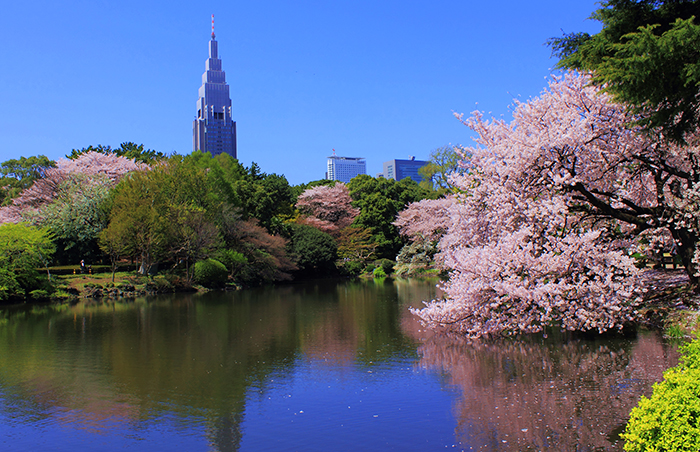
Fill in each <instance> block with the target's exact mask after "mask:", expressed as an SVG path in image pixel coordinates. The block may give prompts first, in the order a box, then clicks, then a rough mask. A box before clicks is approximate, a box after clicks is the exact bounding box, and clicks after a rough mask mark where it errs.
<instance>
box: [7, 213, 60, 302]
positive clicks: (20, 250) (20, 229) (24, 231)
mask: <svg viewBox="0 0 700 452" xmlns="http://www.w3.org/2000/svg"><path fill="white" fill-rule="evenodd" d="M53 252H54V246H53V244H52V243H51V240H50V237H49V233H48V231H47V230H46V229H42V228H37V227H34V226H30V225H28V224H26V223H16V224H14V223H8V224H3V225H0V300H4V299H7V298H8V297H10V296H12V295H14V294H24V296H28V295H29V294H30V292H32V291H34V290H45V289H46V287H47V286H48V281H47V279H48V278H45V277H44V278H42V276H41V274H40V273H39V270H38V269H39V268H42V267H43V268H48V264H49V261H50V260H51V256H52V254H53ZM42 279H43V280H44V281H42Z"/></svg>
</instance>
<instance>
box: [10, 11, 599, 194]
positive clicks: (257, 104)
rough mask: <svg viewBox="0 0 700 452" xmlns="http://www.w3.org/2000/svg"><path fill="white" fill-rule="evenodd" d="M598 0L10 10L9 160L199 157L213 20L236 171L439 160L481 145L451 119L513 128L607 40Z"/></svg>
mask: <svg viewBox="0 0 700 452" xmlns="http://www.w3.org/2000/svg"><path fill="white" fill-rule="evenodd" d="M596 7H597V4H596V2H595V1H592V0H568V1H561V0H543V1H534V2H523V1H514V0H491V1H471V0H436V1H434V2H425V1H420V2H419V1H412V0H404V1H395V0H374V1H367V0H356V1H346V0H334V1H331V0H329V1H303V0H301V1H296V2H294V1H291V2H290V1H286V2H282V1H277V0H271V1H265V2H233V1H187V2H185V1H175V0H171V1H148V0H142V1H138V2H137V1H131V0H122V1H119V2H114V1H104V0H90V1H62V2H56V1H45V0H35V1H24V2H19V1H13V2H11V3H9V4H8V2H6V4H4V5H3V12H2V15H1V17H0V40H1V42H2V45H0V61H2V70H1V71H0V160H1V161H4V160H7V159H10V158H17V157H19V156H30V155H38V154H44V155H47V156H49V157H51V158H53V159H58V158H60V157H63V156H64V155H65V154H67V153H69V152H70V151H71V149H73V148H82V147H86V146H88V145H97V144H103V145H111V146H113V147H117V146H119V144H120V143H122V142H124V141H133V142H136V143H143V144H144V145H145V147H146V148H150V149H155V150H158V151H161V152H165V153H172V152H178V153H180V154H187V153H189V152H191V148H192V120H193V119H194V115H195V102H196V100H197V90H198V88H199V86H200V84H201V76H202V73H203V72H204V62H205V60H206V58H207V49H208V47H207V46H208V40H209V35H210V21H211V14H215V19H216V37H217V41H219V54H220V57H221V59H222V62H223V69H224V70H225V71H226V79H227V81H228V83H229V85H230V87H231V99H232V104H233V111H234V119H235V120H236V122H237V129H238V152H239V159H240V160H241V162H242V163H243V164H245V165H246V166H248V165H250V163H251V162H257V163H258V164H259V165H260V167H261V169H262V170H263V171H264V172H267V173H278V174H284V175H285V176H287V179H288V180H289V181H290V183H292V184H299V183H303V182H308V181H311V180H316V179H321V178H323V177H324V172H325V165H326V157H327V156H329V155H331V152H332V149H335V150H336V153H337V154H338V155H342V156H350V157H364V158H366V159H367V171H368V173H369V174H371V175H374V174H376V173H377V172H380V171H381V168H382V162H384V161H387V160H391V159H394V158H407V157H408V156H409V155H413V156H416V158H418V159H427V158H428V155H429V153H430V151H431V150H433V149H435V148H437V147H440V146H443V145H447V144H450V143H451V144H457V143H462V144H469V143H470V142H471V137H472V135H471V133H470V131H469V130H468V129H467V128H466V127H465V126H463V125H462V124H460V123H459V121H457V120H456V119H455V118H454V117H453V116H452V113H453V112H463V113H470V112H472V111H473V110H475V109H479V110H482V111H485V112H487V113H490V114H491V115H493V116H496V117H505V118H508V117H509V115H510V106H511V105H512V101H513V99H514V98H518V99H521V100H526V99H528V98H530V97H533V96H536V95H537V94H538V93H539V92H540V91H541V90H542V89H543V88H544V87H545V86H546V84H547V79H548V77H549V76H550V74H551V73H552V67H553V66H554V65H555V64H556V60H554V59H552V58H550V54H551V52H550V49H549V48H548V47H546V46H545V45H544V43H545V41H546V40H547V39H548V38H549V37H553V36H559V35H561V32H562V30H563V31H565V32H573V31H588V32H593V33H595V32H597V31H598V30H599V29H600V26H599V24H598V23H597V22H593V21H590V20H587V17H588V16H589V15H590V14H591V13H592V12H593V11H594V10H595V9H596Z"/></svg>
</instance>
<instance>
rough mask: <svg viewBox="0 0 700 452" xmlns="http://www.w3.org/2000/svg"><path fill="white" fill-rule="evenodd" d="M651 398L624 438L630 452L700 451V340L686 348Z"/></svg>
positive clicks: (637, 411)
mask: <svg viewBox="0 0 700 452" xmlns="http://www.w3.org/2000/svg"><path fill="white" fill-rule="evenodd" d="M682 353H683V355H682V357H681V363H680V364H679V365H678V366H676V367H673V368H671V369H669V370H667V371H666V372H664V381H662V382H661V383H656V384H655V385H654V391H653V393H652V395H651V398H646V397H644V396H642V399H641V400H640V401H639V404H638V405H637V406H636V407H635V408H634V409H633V410H632V413H630V420H629V422H628V423H627V428H626V430H625V433H623V434H622V438H623V439H624V440H625V450H626V451H628V452H642V451H654V452H662V451H664V452H670V451H677V452H681V451H683V452H685V451H688V452H697V451H700V339H695V340H694V341H692V342H691V343H690V344H688V345H686V346H685V347H683V348H682Z"/></svg>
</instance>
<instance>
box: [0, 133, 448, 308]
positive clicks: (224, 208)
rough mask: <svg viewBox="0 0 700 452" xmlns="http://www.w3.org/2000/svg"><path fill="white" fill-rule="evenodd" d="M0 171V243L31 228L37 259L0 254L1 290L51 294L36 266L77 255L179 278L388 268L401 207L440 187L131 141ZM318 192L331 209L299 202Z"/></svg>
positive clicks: (261, 277) (397, 240)
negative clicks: (294, 169)
mask: <svg viewBox="0 0 700 452" xmlns="http://www.w3.org/2000/svg"><path fill="white" fill-rule="evenodd" d="M0 175H1V176H2V179H0V186H2V187H3V188H2V192H1V195H2V204H3V207H1V208H0V222H2V223H4V224H3V225H2V226H0V236H8V238H7V240H6V241H5V242H6V243H5V244H4V245H3V244H1V243H0V247H4V248H3V249H0V253H3V254H7V253H5V250H6V249H7V247H8V246H10V243H11V242H13V240H14V239H13V238H12V237H15V236H17V235H22V236H26V237H35V240H34V242H33V243H29V242H27V243H25V245H24V250H23V251H21V252H19V254H24V255H26V256H30V255H31V256H34V258H32V259H29V258H27V259H24V261H25V262H24V264H22V265H19V264H18V263H12V262H0V266H2V268H3V269H4V270H3V272H2V274H0V298H8V297H10V296H13V295H20V296H32V295H34V296H46V295H47V294H50V293H51V290H52V286H51V284H50V283H49V278H48V277H38V273H37V271H36V269H37V268H40V267H47V266H49V265H53V266H57V265H76V266H77V265H78V264H79V263H80V262H81V261H85V262H88V263H90V264H95V263H103V264H107V263H109V264H111V266H112V271H113V272H116V271H117V269H118V268H119V265H120V264H121V263H125V262H128V263H132V264H135V265H136V266H137V268H138V271H139V272H140V273H142V274H149V275H153V274H156V273H160V274H168V275H171V276H173V281H175V284H176V285H178V284H179V285H182V286H185V287H186V286H190V285H192V284H204V285H208V286H222V285H225V284H229V285H232V286H236V287H246V286H254V285H260V284H265V283H270V282H275V281H282V280H289V279H292V278H302V277H316V276H327V275H337V274H358V273H360V272H362V271H366V270H367V269H369V270H372V269H373V268H374V267H380V268H382V270H383V271H384V272H390V271H391V269H392V268H393V261H394V259H395V258H396V255H397V254H398V253H399V251H400V250H401V248H402V246H403V245H404V242H405V240H404V239H402V238H401V237H400V236H399V233H398V230H397V228H396V226H394V225H393V224H392V223H393V221H394V220H395V219H396V216H397V214H398V212H400V211H401V210H403V209H404V208H405V207H406V206H407V205H408V204H410V203H412V202H416V201H419V200H421V199H424V198H426V197H430V196H435V192H433V191H432V190H431V189H429V188H426V187H421V186H419V185H418V184H417V183H415V182H413V181H412V180H410V179H405V180H403V181H398V182H397V181H394V180H386V179H382V178H379V179H377V178H373V177H370V176H359V177H357V178H355V179H353V181H352V182H351V183H350V184H349V185H348V186H347V187H346V186H345V185H344V184H341V183H337V184H336V183H334V182H332V181H315V182H311V183H308V184H302V185H297V186H292V185H290V184H289V182H288V181H287V179H286V178H285V177H284V176H281V175H277V174H267V173H264V172H263V171H261V169H260V168H259V167H258V165H257V164H255V163H253V164H252V165H251V166H250V167H245V166H244V165H242V164H240V163H239V162H238V161H237V160H235V159H233V158H232V157H231V156H229V155H228V154H221V155H218V156H215V157H212V156H211V155H210V154H209V153H202V152H194V153H192V154H190V155H187V156H181V155H173V156H165V155H163V154H161V153H158V152H155V151H152V150H146V149H144V148H143V145H135V144H133V143H123V144H122V145H121V146H120V148H117V149H111V148H110V147H105V146H97V147H92V146H91V147H88V148H83V149H80V150H75V149H74V150H73V151H72V152H71V153H70V154H69V155H67V159H61V160H59V161H58V162H54V161H51V160H49V159H48V158H46V157H45V156H38V157H29V158H25V157H22V158H20V159H16V160H8V161H6V162H4V163H3V164H2V166H0ZM319 194H320V196H321V198H323V197H325V198H326V199H323V202H325V203H327V204H328V205H330V206H333V209H335V212H333V213H332V214H331V216H330V217H328V215H327V212H326V213H325V215H326V217H324V212H321V211H319V210H318V209H316V208H314V207H313V206H311V207H310V204H309V203H308V202H306V203H305V202H301V203H300V204H299V205H297V203H298V200H300V199H301V200H305V201H308V200H310V199H312V198H314V197H316V198H318V195H319ZM316 198H314V199H316ZM316 216H320V217H323V218H325V219H324V220H321V219H319V218H316ZM341 219H342V221H341ZM324 222H325V223H324ZM329 225H332V227H331V228H330V229H329V228H328V226H329ZM39 244H40V246H39ZM13 246H16V243H15V245H13ZM39 249H41V251H40V253H38V251H37V250H39ZM15 251H17V250H15ZM37 253H38V254H37ZM13 255H18V252H15V253H13ZM387 261H388V262H389V264H388V263H387ZM18 265H19V266H18ZM5 270H6V271H5ZM28 274H31V275H32V277H31V278H26V277H23V276H20V275H28ZM45 276H46V275H45ZM44 279H45V280H46V282H45V283H44V282H41V281H43V280H44ZM10 280H12V281H10Z"/></svg>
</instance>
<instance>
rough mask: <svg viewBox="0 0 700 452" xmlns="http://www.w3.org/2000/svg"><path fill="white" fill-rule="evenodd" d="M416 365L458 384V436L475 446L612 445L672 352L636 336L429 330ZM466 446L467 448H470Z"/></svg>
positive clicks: (590, 447)
mask: <svg viewBox="0 0 700 452" xmlns="http://www.w3.org/2000/svg"><path fill="white" fill-rule="evenodd" d="M419 353H420V355H421V361H420V365H421V366H423V367H426V368H431V369H440V370H442V371H444V372H446V373H447V374H448V375H449V383H450V384H452V385H455V386H456V387H458V388H459V389H461V392H462V397H461V399H460V400H459V402H458V406H457V407H456V416H457V419H458V427H457V432H456V434H457V437H458V439H459V440H460V441H461V442H462V445H463V446H471V447H473V450H498V451H523V450H538V451H540V450H553V451H563V450H610V449H611V448H613V446H615V447H616V448H619V447H620V444H621V443H619V442H618V439H617V434H618V433H619V432H621V429H622V427H623V426H624V424H625V422H626V419H627V417H628V415H629V412H630V410H631V409H632V407H634V406H635V405H636V403H637V400H638V399H639V397H640V396H641V395H642V394H649V393H650V392H651V386H652V383H654V382H656V381H660V380H661V378H662V373H663V370H664V369H666V368H667V367H669V366H672V365H674V364H675V362H676V361H677V354H676V353H675V352H674V351H672V350H671V349H670V348H669V347H667V346H665V345H663V344H662V342H661V341H660V340H659V339H658V337H657V336H655V335H651V334H649V335H641V336H639V337H638V338H637V339H636V341H630V340H628V339H618V340H610V341H605V342H601V341H586V340H568V341H564V343H563V344H562V342H561V338H560V339H559V340H557V341H556V342H554V341H551V342H550V341H548V340H541V341H538V340H534V339H533V340H530V341H527V340H520V341H491V342H487V341H469V340H467V339H464V338H458V337H447V336H444V335H437V334H436V335H432V336H430V337H429V338H427V339H425V342H424V343H423V345H421V346H420V348H419ZM470 450H471V449H470Z"/></svg>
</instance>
